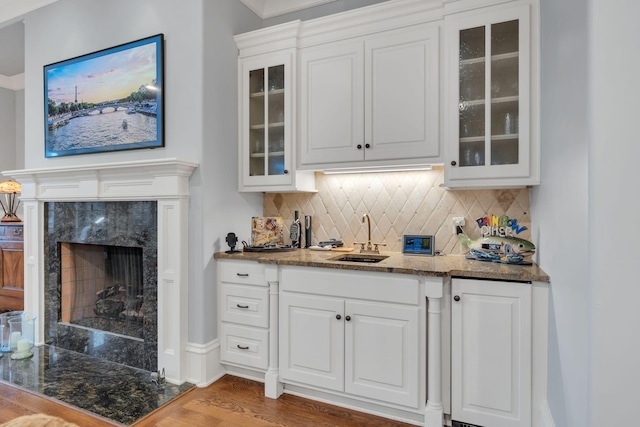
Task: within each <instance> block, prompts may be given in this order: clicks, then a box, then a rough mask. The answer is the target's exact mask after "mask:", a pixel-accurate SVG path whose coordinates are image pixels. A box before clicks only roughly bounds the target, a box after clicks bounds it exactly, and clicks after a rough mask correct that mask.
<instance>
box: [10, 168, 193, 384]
mask: <svg viewBox="0 0 640 427" xmlns="http://www.w3.org/2000/svg"><path fill="white" fill-rule="evenodd" d="M197 166H198V165H197V164H195V163H191V162H186V161H182V160H178V159H174V158H172V159H158V160H150V161H133V162H118V163H107V164H93V165H83V166H70V167H60V168H43V169H24V170H16V171H6V172H4V174H5V175H9V176H11V177H12V178H13V179H15V180H16V181H18V182H20V183H21V184H22V194H21V201H22V203H23V206H24V208H23V210H24V213H23V221H24V254H25V283H24V287H25V311H27V312H28V313H32V314H35V315H36V316H37V319H38V320H37V325H36V344H37V345H41V344H44V343H45V342H47V340H48V337H49V336H50V335H48V332H47V331H46V329H45V324H46V323H47V322H46V320H47V319H50V318H51V316H52V314H51V310H52V307H51V305H50V304H49V303H48V302H49V299H50V298H49V293H50V292H52V291H53V290H51V289H48V288H47V287H46V284H47V283H48V277H47V275H49V274H50V271H49V268H50V266H51V262H50V260H49V259H48V258H49V252H48V247H47V244H48V242H49V240H48V239H47V238H46V236H47V230H48V221H49V219H50V216H51V215H50V212H49V210H50V209H56V208H55V206H63V204H62V203H64V204H67V203H68V204H70V205H75V204H76V203H77V202H82V203H80V205H84V204H85V203H88V205H85V206H91V204H92V203H95V202H106V203H116V204H117V202H155V203H153V205H154V207H155V208H156V215H157V217H156V219H157V230H156V233H157V279H156V280H155V281H156V282H157V343H153V342H150V343H149V344H145V345H150V346H153V347H154V348H155V354H157V358H156V362H157V363H156V364H155V365H154V363H153V362H150V363H147V364H145V365H144V367H145V369H147V368H153V367H154V366H157V368H158V369H163V368H164V369H165V373H166V378H167V380H168V381H170V382H173V383H177V384H180V383H183V382H184V381H186V380H187V366H186V359H187V356H186V346H187V335H188V318H187V308H188V272H187V265H188V226H187V224H188V221H187V219H188V201H189V200H188V199H189V177H190V176H191V173H192V172H193V170H194V169H195V168H196V167H197ZM50 202H54V203H50ZM98 205H102V203H98ZM110 206H115V205H110ZM85 227H86V224H85ZM78 232H81V230H76V231H75V232H70V233H72V234H73V233H76V235H77V233H78ZM63 234H64V233H63ZM67 237H68V236H67ZM64 239H66V237H65V238H63V240H64ZM71 240H73V239H71ZM107 240H109V238H107ZM115 240H119V237H116V238H115ZM107 244H110V243H107ZM56 310H57V309H56ZM145 322H146V320H145ZM152 328H155V326H152ZM154 335H155V332H154ZM142 353H147V354H152V353H153V352H147V351H144V350H142ZM152 357H153V356H152Z"/></svg>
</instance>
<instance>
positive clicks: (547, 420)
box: [540, 400, 556, 427]
mask: <svg viewBox="0 0 640 427" xmlns="http://www.w3.org/2000/svg"><path fill="white" fill-rule="evenodd" d="M540 415H541V417H540V419H541V427H556V423H555V422H553V415H552V414H551V408H549V402H547V401H546V400H545V401H544V402H543V403H542V407H541V408H540Z"/></svg>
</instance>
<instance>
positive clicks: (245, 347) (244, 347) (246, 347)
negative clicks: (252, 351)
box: [236, 344, 249, 350]
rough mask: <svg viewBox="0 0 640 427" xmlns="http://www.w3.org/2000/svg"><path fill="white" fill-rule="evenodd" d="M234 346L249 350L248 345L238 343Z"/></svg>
mask: <svg viewBox="0 0 640 427" xmlns="http://www.w3.org/2000/svg"><path fill="white" fill-rule="evenodd" d="M236 347H238V348H239V349H240V350H249V346H248V345H247V346H244V345H240V344H238V345H237V346H236Z"/></svg>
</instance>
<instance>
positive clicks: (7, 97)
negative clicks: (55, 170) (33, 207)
mask: <svg viewBox="0 0 640 427" xmlns="http://www.w3.org/2000/svg"><path fill="white" fill-rule="evenodd" d="M15 105H16V93H15V91H13V90H11V89H5V88H2V87H0V171H4V170H10V169H15V166H16V110H15V108H16V107H15ZM5 179H6V177H4V178H3V177H2V176H0V181H4V180H5ZM1 214H2V212H1V210H0V215H1Z"/></svg>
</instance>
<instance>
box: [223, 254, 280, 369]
mask: <svg viewBox="0 0 640 427" xmlns="http://www.w3.org/2000/svg"><path fill="white" fill-rule="evenodd" d="M218 267H219V271H218V274H219V279H218V288H219V289H218V291H219V293H218V296H219V308H220V324H219V334H218V336H219V337H220V360H221V361H222V363H229V364H232V365H237V366H240V367H243V368H248V369H256V370H260V371H266V370H267V368H268V366H269V288H268V283H267V281H266V278H265V272H264V267H262V266H261V265H260V264H257V263H251V262H242V261H224V262H219V263H218Z"/></svg>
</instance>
